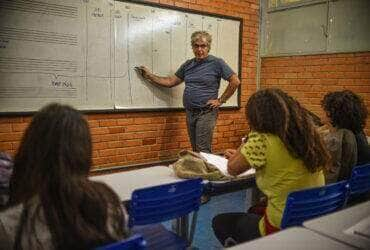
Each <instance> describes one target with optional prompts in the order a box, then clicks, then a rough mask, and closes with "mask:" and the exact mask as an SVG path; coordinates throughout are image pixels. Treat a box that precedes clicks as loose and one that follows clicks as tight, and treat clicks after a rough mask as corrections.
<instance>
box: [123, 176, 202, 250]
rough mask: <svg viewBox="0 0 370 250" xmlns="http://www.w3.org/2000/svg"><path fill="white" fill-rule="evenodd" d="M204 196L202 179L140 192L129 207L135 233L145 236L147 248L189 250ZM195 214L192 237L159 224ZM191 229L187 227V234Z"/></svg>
mask: <svg viewBox="0 0 370 250" xmlns="http://www.w3.org/2000/svg"><path fill="white" fill-rule="evenodd" d="M201 195H202V179H200V178H199V179H192V180H185V181H179V182H175V183H170V184H166V185H160V186H154V187H149V188H143V189H137V190H135V191H134V192H133V193H132V196H131V202H130V207H129V215H130V216H129V227H130V228H131V232H132V233H136V234H141V235H143V237H144V239H145V240H146V242H147V247H148V249H186V248H187V247H188V246H190V245H191V241H192V237H193V234H194V231H195V224H196V215H197V211H198V209H199V206H200V202H201V199H200V198H201ZM191 212H193V220H192V227H191V230H190V231H191V232H190V237H187V238H183V237H180V236H179V235H177V234H175V233H173V232H172V231H169V230H167V229H166V228H165V227H164V226H163V225H162V224H158V223H160V222H164V221H168V220H173V219H179V218H182V220H184V218H186V221H187V216H188V215H189V213H191ZM188 233H189V230H188V228H187V225H186V234H188Z"/></svg>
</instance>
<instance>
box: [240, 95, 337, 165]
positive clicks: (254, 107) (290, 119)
mask: <svg viewBox="0 0 370 250" xmlns="http://www.w3.org/2000/svg"><path fill="white" fill-rule="evenodd" d="M246 116H247V119H248V122H249V125H250V127H251V129H252V130H254V131H257V132H260V133H271V134H274V135H277V136H279V138H280V139H281V140H282V142H283V143H284V145H285V146H286V147H287V149H288V150H289V152H291V153H292V154H293V155H294V156H295V157H297V158H300V159H302V161H303V162H304V165H305V166H306V168H307V169H308V170H309V171H310V172H316V171H318V170H320V169H322V168H323V167H326V166H327V165H328V164H329V161H330V157H329V154H328V152H327V151H326V148H325V146H324V143H323V141H322V139H321V137H320V135H319V134H318V132H317V131H316V129H315V126H314V122H313V120H312V117H311V116H310V115H309V114H308V112H307V110H306V109H305V108H303V107H302V106H301V105H300V104H299V102H298V101H296V100H295V99H294V98H292V97H291V96H289V95H288V94H286V93H285V92H284V91H282V90H280V89H276V88H269V89H263V90H259V91H257V92H256V93H254V94H253V95H252V96H251V97H250V98H249V100H248V103H247V107H246Z"/></svg>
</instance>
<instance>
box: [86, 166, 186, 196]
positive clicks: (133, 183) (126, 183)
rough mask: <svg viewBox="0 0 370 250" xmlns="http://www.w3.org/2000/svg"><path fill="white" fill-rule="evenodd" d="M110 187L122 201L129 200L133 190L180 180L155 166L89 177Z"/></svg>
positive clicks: (169, 169) (164, 168) (169, 172)
mask: <svg viewBox="0 0 370 250" xmlns="http://www.w3.org/2000/svg"><path fill="white" fill-rule="evenodd" d="M90 179H91V180H93V181H100V182H103V183H105V184H107V185H108V186H110V187H111V188H112V189H113V190H114V191H115V192H116V193H117V194H118V196H119V197H120V199H121V200H122V201H127V200H130V198H131V194H132V192H133V191H134V190H135V189H139V188H146V187H151V186H156V185H162V184H168V183H172V182H176V181H179V180H181V179H180V178H178V177H176V176H175V174H174V172H173V170H172V169H171V168H169V167H166V166H155V167H150V168H143V169H137V170H132V171H126V172H120V173H114V174H106V175H98V176H92V177H90Z"/></svg>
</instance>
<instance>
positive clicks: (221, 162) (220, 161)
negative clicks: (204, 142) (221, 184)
mask: <svg viewBox="0 0 370 250" xmlns="http://www.w3.org/2000/svg"><path fill="white" fill-rule="evenodd" d="M200 155H201V156H203V157H204V158H205V159H206V160H207V162H208V163H210V164H212V165H214V166H215V167H217V168H218V169H219V170H220V171H221V173H223V174H224V175H225V176H231V175H230V174H229V172H227V161H228V160H227V159H226V158H225V157H223V156H220V155H215V154H209V153H204V152H200ZM255 172H256V171H255V169H254V168H251V169H249V170H248V171H245V172H244V173H241V174H240V175H238V177H243V176H247V175H251V174H254V173H255Z"/></svg>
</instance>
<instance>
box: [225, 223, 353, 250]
mask: <svg viewBox="0 0 370 250" xmlns="http://www.w3.org/2000/svg"><path fill="white" fill-rule="evenodd" d="M228 249H230V250H242V249H248V250H260V249H274V250H280V249H281V250H290V249H291V250H293V249H294V250H295V249H300V250H311V249H315V250H345V249H347V250H349V249H356V248H354V247H351V246H348V245H345V244H343V243H341V242H338V241H335V240H332V239H330V238H328V237H325V236H322V235H320V234H318V233H315V232H313V231H310V230H308V229H306V228H303V227H292V228H288V229H285V230H282V231H280V232H278V233H275V234H272V235H268V236H265V237H262V238H259V239H256V240H253V241H249V242H246V243H242V244H239V245H237V246H234V247H231V248H228Z"/></svg>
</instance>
